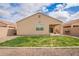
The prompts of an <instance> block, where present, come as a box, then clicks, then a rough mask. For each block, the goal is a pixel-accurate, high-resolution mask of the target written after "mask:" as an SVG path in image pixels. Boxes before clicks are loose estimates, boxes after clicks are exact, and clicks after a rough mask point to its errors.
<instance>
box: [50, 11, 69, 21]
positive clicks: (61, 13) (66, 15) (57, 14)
mask: <svg viewBox="0 0 79 59" xmlns="http://www.w3.org/2000/svg"><path fill="white" fill-rule="evenodd" d="M49 16H52V17H55V18H57V19H59V20H61V21H64V22H65V21H67V19H68V18H69V17H70V14H69V13H68V12H66V11H57V12H51V13H49Z"/></svg>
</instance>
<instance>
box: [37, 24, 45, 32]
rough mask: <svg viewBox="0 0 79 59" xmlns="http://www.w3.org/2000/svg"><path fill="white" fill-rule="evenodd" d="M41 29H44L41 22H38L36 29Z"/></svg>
mask: <svg viewBox="0 0 79 59" xmlns="http://www.w3.org/2000/svg"><path fill="white" fill-rule="evenodd" d="M43 30H44V26H43V24H40V23H38V24H36V31H43Z"/></svg>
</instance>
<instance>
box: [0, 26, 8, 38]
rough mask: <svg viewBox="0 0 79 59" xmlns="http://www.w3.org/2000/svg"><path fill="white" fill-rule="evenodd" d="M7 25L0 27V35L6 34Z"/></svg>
mask: <svg viewBox="0 0 79 59" xmlns="http://www.w3.org/2000/svg"><path fill="white" fill-rule="evenodd" d="M7 31H8V28H7V27H0V37H3V36H7Z"/></svg>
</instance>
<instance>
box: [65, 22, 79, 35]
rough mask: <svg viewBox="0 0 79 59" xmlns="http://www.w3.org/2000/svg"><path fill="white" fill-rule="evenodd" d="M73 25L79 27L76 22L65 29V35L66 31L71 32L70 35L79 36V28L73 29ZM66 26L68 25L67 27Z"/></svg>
mask: <svg viewBox="0 0 79 59" xmlns="http://www.w3.org/2000/svg"><path fill="white" fill-rule="evenodd" d="M73 25H79V22H75V23H73V24H71V25H70V26H71V27H69V28H64V34H66V33H65V31H66V30H69V31H70V33H69V34H68V35H79V27H73ZM65 26H66V25H65Z"/></svg>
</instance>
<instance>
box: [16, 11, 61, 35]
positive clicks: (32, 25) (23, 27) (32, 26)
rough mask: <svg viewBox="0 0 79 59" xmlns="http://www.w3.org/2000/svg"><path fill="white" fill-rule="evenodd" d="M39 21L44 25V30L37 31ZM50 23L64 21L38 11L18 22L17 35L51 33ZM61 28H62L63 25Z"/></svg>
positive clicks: (54, 23)
mask: <svg viewBox="0 0 79 59" xmlns="http://www.w3.org/2000/svg"><path fill="white" fill-rule="evenodd" d="M39 15H40V18H39ZM39 22H40V23H42V24H43V25H44V30H43V31H36V24H37V23H39ZM50 24H53V25H56V24H62V22H60V21H58V20H54V19H53V18H50V17H48V16H45V15H43V14H40V13H38V14H36V15H33V16H31V17H28V18H25V19H23V20H22V21H19V22H17V35H33V34H49V25H50ZM59 29H60V30H61V27H59Z"/></svg>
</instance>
